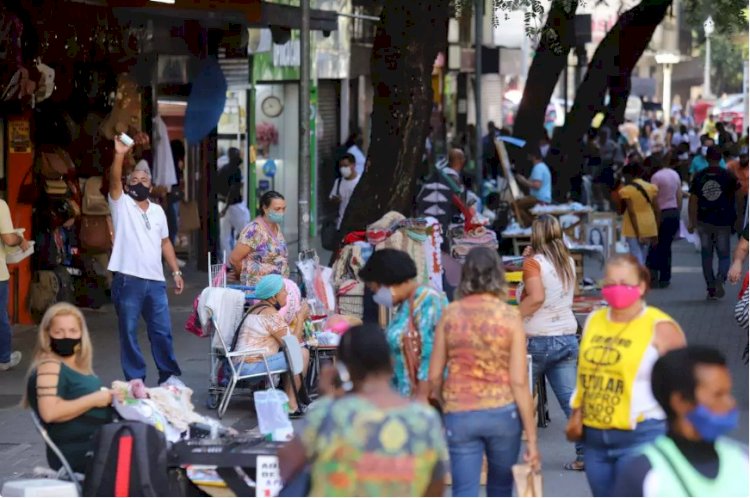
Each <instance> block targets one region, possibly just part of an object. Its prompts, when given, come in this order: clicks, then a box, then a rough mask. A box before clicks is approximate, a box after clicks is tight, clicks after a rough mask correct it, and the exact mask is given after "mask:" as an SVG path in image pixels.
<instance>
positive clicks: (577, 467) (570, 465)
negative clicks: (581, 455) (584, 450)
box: [563, 460, 586, 472]
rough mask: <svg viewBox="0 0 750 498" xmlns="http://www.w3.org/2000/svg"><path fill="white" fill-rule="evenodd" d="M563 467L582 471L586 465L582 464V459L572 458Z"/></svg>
mask: <svg viewBox="0 0 750 498" xmlns="http://www.w3.org/2000/svg"><path fill="white" fill-rule="evenodd" d="M563 468H564V469H565V470H572V471H575V472H583V471H584V470H586V466H585V465H584V464H583V461H582V460H574V461H572V462H570V463H566V464H565V465H564V466H563Z"/></svg>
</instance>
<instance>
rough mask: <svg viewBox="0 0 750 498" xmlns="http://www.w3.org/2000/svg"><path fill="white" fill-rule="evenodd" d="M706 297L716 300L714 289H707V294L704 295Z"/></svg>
mask: <svg viewBox="0 0 750 498" xmlns="http://www.w3.org/2000/svg"><path fill="white" fill-rule="evenodd" d="M706 299H708V300H709V301H716V300H717V299H718V298H717V297H716V290H714V289H708V294H707V295H706Z"/></svg>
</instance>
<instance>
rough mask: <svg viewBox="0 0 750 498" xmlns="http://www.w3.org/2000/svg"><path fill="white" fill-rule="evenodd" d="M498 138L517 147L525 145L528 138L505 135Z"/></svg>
mask: <svg viewBox="0 0 750 498" xmlns="http://www.w3.org/2000/svg"><path fill="white" fill-rule="evenodd" d="M497 138H499V139H500V140H502V141H503V142H505V143H507V144H512V145H515V146H516V147H523V146H524V145H526V140H523V139H521V138H516V137H506V136H504V135H500V136H499V137H497Z"/></svg>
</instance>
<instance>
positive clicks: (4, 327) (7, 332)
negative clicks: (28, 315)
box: [0, 249, 12, 363]
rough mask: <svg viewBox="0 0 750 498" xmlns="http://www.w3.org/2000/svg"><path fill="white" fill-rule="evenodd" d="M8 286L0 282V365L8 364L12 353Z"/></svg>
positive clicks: (6, 283) (5, 282)
mask: <svg viewBox="0 0 750 498" xmlns="http://www.w3.org/2000/svg"><path fill="white" fill-rule="evenodd" d="M1 250H2V249H0V251H1ZM8 284H9V281H8V280H5V281H4V282H0V363H8V362H9V361H10V354H11V353H12V350H11V345H10V340H11V334H12V330H11V328H10V317H9V316H8V289H9V285H8Z"/></svg>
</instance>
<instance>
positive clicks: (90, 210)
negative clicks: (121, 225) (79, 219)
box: [81, 176, 109, 216]
mask: <svg viewBox="0 0 750 498" xmlns="http://www.w3.org/2000/svg"><path fill="white" fill-rule="evenodd" d="M101 189H102V177H101V176H92V177H91V178H89V179H88V180H86V183H85V184H84V186H83V206H81V207H82V210H83V214H90V215H94V216H106V215H108V214H109V204H108V203H107V198H106V197H104V194H102V190H101Z"/></svg>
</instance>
